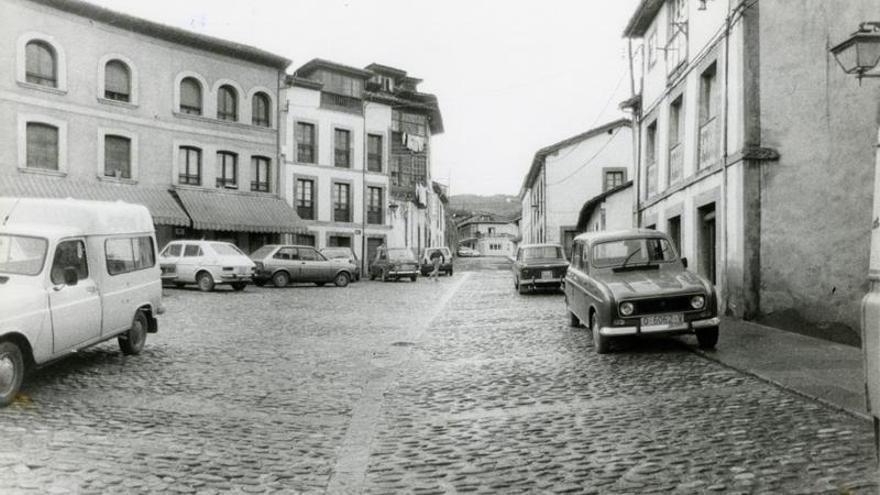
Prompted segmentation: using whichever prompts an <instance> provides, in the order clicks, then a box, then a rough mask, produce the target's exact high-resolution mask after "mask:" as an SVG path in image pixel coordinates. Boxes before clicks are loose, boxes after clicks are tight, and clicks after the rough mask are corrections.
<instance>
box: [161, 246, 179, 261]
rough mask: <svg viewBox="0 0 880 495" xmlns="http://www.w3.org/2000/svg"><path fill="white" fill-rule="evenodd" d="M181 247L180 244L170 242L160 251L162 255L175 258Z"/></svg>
mask: <svg viewBox="0 0 880 495" xmlns="http://www.w3.org/2000/svg"><path fill="white" fill-rule="evenodd" d="M182 249H183V245H182V244H170V245H168V246H167V247H166V248H165V250H164V251H162V256H166V257H169V258H171V257H173V258H177V257H179V256H180V252H181V250H182Z"/></svg>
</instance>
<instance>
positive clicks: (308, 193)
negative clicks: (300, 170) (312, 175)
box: [296, 179, 315, 220]
mask: <svg viewBox="0 0 880 495" xmlns="http://www.w3.org/2000/svg"><path fill="white" fill-rule="evenodd" d="M314 195H315V181H314V180H312V179H296V214H297V215H299V217H300V218H302V219H303V220H314V219H315V202H314V197H315V196H314Z"/></svg>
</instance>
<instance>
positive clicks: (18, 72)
mask: <svg viewBox="0 0 880 495" xmlns="http://www.w3.org/2000/svg"><path fill="white" fill-rule="evenodd" d="M31 41H42V42H44V43H46V44H48V45H49V46H51V47H52V49H53V50H55V70H56V71H57V73H56V74H55V76H56V81H57V83H58V85H57V86H56V87H55V88H52V89H55V90H58V91H63V92H66V91H67V55H65V53H64V48H62V47H61V44H60V43H58V42H57V41H56V40H55V38H54V37H53V36H50V35H48V34H44V33H40V32H37V31H28V32H26V33H22V34H21V35H20V36H19V37H18V41H17V42H16V44H15V79H16V81H18V82H19V83H22V84H24V85H26V86H27V87H33V86H37V87H38V88H41V87H42V86H39V85H34V84H32V83H29V82H27V74H26V72H27V60H26V59H27V57H26V50H25V47H26V46H27V44H28V43H30V42H31Z"/></svg>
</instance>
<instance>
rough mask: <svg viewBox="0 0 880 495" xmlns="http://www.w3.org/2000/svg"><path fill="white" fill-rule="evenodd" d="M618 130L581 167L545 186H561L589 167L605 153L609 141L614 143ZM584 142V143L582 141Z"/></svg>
mask: <svg viewBox="0 0 880 495" xmlns="http://www.w3.org/2000/svg"><path fill="white" fill-rule="evenodd" d="M620 129H622V127H618V128H617V129H615V130H614V131H613V132H612V133H611V136H609V137H608V141H605V144H603V145H602V147H601V148H599V150H598V151H596V153H594V154H593V156H591V157H590V159H589V160H587V161H586V162H585V163H584V164H583V165H581V166H580V167H578V168H576V169H575V170H574V171H573V172H572V173H570V174H568V175H566V176H565V177H564V178H562V179H561V180H558V181H556V182H550V183H548V184H547V185H548V186H555V185H557V184H562V183H563V182H565V181H567V180H568V179H570V178H572V176H574V174H576V173H578V172H580V171H581V170H583V169H584V167H586V166H587V165H589V164H590V163H593V160H595V159H596V158H598V157H599V155H600V154H601V153H602V152H603V151H605V148H607V147H608V146H609V145H610V144H611V141H614V138H615V136H617V133H619V132H620ZM584 142H585V141H584ZM566 156H567V155H566Z"/></svg>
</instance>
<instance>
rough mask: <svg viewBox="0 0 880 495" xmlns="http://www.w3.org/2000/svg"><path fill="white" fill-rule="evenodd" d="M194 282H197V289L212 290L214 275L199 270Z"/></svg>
mask: <svg viewBox="0 0 880 495" xmlns="http://www.w3.org/2000/svg"><path fill="white" fill-rule="evenodd" d="M196 283H198V284H199V290H200V291H202V292H211V291H212V290H214V277H212V276H211V274H210V273H208V272H200V273H199V276H198V277H196Z"/></svg>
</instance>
